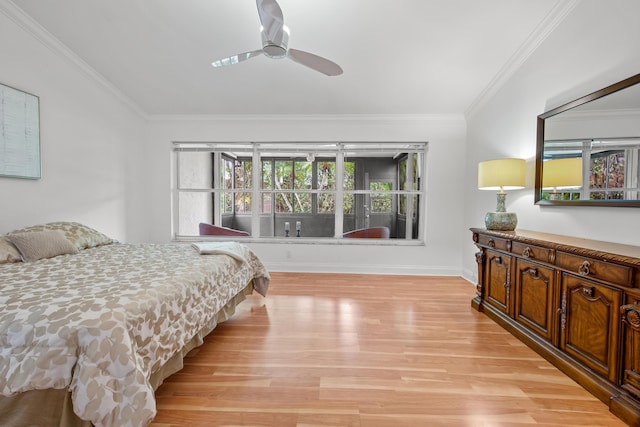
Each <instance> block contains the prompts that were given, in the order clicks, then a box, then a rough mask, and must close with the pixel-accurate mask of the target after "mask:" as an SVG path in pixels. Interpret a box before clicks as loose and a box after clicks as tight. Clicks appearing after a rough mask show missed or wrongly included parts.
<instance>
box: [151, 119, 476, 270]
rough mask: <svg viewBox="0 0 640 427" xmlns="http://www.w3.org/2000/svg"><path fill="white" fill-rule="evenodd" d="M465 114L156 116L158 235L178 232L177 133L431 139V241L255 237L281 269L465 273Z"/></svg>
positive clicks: (223, 138)
mask: <svg viewBox="0 0 640 427" xmlns="http://www.w3.org/2000/svg"><path fill="white" fill-rule="evenodd" d="M465 132H466V130H465V122H464V119H463V118H462V117H461V116H454V117H451V116H436V117H386V118H385V117H348V116H347V117H245V118H243V117H240V118H233V117H232V118H226V119H223V118H173V119H172V118H164V119H163V118H156V119H155V120H153V121H152V123H151V131H150V139H149V143H148V147H147V150H148V160H149V161H148V164H149V165H150V167H151V168H152V169H151V170H150V173H151V179H150V184H149V185H150V196H151V200H150V204H149V208H150V210H151V211H153V212H154V215H153V217H151V218H149V219H150V221H152V223H151V228H152V231H151V236H150V237H151V240H152V241H155V242H167V241H170V240H171V233H170V230H171V210H170V206H171V199H170V196H171V192H170V188H171V186H172V185H173V182H172V179H173V178H172V177H173V173H172V168H173V165H172V161H171V147H170V143H171V142H172V141H213V142H238V141H240V142H241V141H428V142H429V151H428V154H427V183H426V185H427V189H428V195H427V229H426V238H425V240H426V245H425V246H411V247H384V246H375V247H372V246H342V245H340V246H337V245H323V244H296V243H271V244H269V243H252V244H251V246H252V248H253V249H254V250H255V251H256V252H257V253H258V255H260V256H261V257H262V258H263V260H264V261H265V263H266V264H267V266H268V267H269V268H270V269H271V270H273V271H276V270H280V271H332V272H342V271H347V272H370V273H375V272H378V273H397V274H402V273H404V274H446V275H451V274H459V273H460V268H461V266H460V262H461V253H460V245H459V241H460V235H461V231H460V230H461V229H462V225H463V213H462V206H463V200H462V198H461V197H460V195H461V194H463V176H464V172H463V171H462V170H461V168H460V166H459V163H458V162H457V160H456V159H461V158H463V156H464V138H465Z"/></svg>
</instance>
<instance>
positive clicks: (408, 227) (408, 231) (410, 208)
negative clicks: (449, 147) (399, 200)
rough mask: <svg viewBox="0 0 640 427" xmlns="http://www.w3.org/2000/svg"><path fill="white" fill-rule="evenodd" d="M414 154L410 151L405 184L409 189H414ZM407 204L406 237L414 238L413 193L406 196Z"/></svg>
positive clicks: (408, 238)
mask: <svg viewBox="0 0 640 427" xmlns="http://www.w3.org/2000/svg"><path fill="white" fill-rule="evenodd" d="M413 156H414V153H408V156H407V179H406V181H405V185H406V186H407V188H405V190H407V191H413V174H414V171H413ZM405 197H406V198H407V199H406V204H407V205H406V206H407V216H406V221H405V235H404V236H405V239H407V240H411V239H412V238H413V197H414V196H413V194H407V195H406V196H405Z"/></svg>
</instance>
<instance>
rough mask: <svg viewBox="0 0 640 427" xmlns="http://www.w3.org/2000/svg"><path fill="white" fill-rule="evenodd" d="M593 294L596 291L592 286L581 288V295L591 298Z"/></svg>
mask: <svg viewBox="0 0 640 427" xmlns="http://www.w3.org/2000/svg"><path fill="white" fill-rule="evenodd" d="M595 293H596V290H595V288H594V287H593V286H589V287H587V286H584V287H583V288H582V294H583V295H584V296H586V297H588V298H593V295H595Z"/></svg>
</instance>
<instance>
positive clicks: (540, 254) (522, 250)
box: [511, 242, 554, 263]
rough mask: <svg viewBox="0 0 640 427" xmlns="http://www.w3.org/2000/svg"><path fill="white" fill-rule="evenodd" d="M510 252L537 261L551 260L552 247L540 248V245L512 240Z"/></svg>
mask: <svg viewBox="0 0 640 427" xmlns="http://www.w3.org/2000/svg"><path fill="white" fill-rule="evenodd" d="M511 252H513V253H514V254H516V255H518V256H521V257H523V258H527V259H530V260H535V261H538V262H551V263H552V262H553V258H554V251H553V249H547V248H541V247H540V246H534V245H527V244H526V243H520V242H513V243H512V244H511Z"/></svg>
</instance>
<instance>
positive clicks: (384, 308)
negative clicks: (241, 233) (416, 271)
mask: <svg viewBox="0 0 640 427" xmlns="http://www.w3.org/2000/svg"><path fill="white" fill-rule="evenodd" d="M473 294H474V287H473V286H472V285H471V284H470V283H468V282H466V281H464V280H462V279H460V278H451V277H406V276H366V275H345V274H297V273H273V274H272V282H271V288H270V290H269V295H268V296H267V298H262V297H261V296H259V295H257V294H256V295H253V296H251V297H249V298H248V300H247V301H245V302H243V303H242V304H241V305H240V307H238V310H237V312H236V315H235V316H234V317H233V318H232V319H231V320H229V321H227V322H225V323H223V324H221V325H219V326H218V327H217V328H216V329H215V330H214V331H213V333H212V334H211V335H209V336H208V338H207V339H206V342H205V344H204V345H203V346H202V347H200V348H198V349H196V350H194V351H193V352H192V353H190V355H189V356H188V357H187V359H186V360H185V368H184V369H183V370H182V371H180V372H178V373H177V374H175V375H173V376H172V377H170V378H169V379H168V380H167V381H166V382H165V384H163V385H162V386H161V387H160V388H159V389H158V391H157V404H158V415H157V417H156V419H155V421H154V423H153V424H152V426H154V427H165V426H207V427H209V426H222V425H224V426H274V427H288V426H300V427H302V426H353V427H381V426H392V427H403V426H410V427H416V426H429V427H432V426H434V427H437V426H473V427H478V426H487V427H489V426H490V427H496V426H531V425H535V426H549V427H551V426H553V427H559V426H624V425H625V424H624V423H622V422H621V421H619V420H618V419H617V418H616V417H615V416H614V415H612V414H610V413H609V412H608V408H607V406H606V405H605V404H603V403H601V402H600V401H599V400H597V399H596V398H594V397H593V396H591V395H590V394H589V393H588V392H586V391H585V390H584V389H583V388H582V387H580V386H579V385H577V384H576V383H575V382H573V381H572V380H571V379H569V378H568V377H566V376H565V375H564V374H562V373H561V372H560V371H558V370H557V369H555V368H554V367H553V366H551V365H550V364H549V363H548V362H546V361H545V360H544V359H542V358H541V357H540V356H538V355H537V354H536V353H535V352H533V351H532V350H530V349H529V348H528V347H526V346H524V345H523V344H522V343H520V341H518V340H517V339H515V338H513V337H512V336H511V335H510V334H509V333H507V332H505V331H504V330H503V329H502V328H500V327H499V326H497V325H496V324H495V323H494V322H492V321H491V320H489V319H488V318H487V317H485V316H484V315H483V314H481V313H478V312H476V311H474V310H473V309H471V307H470V301H471V298H472V297H473Z"/></svg>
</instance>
